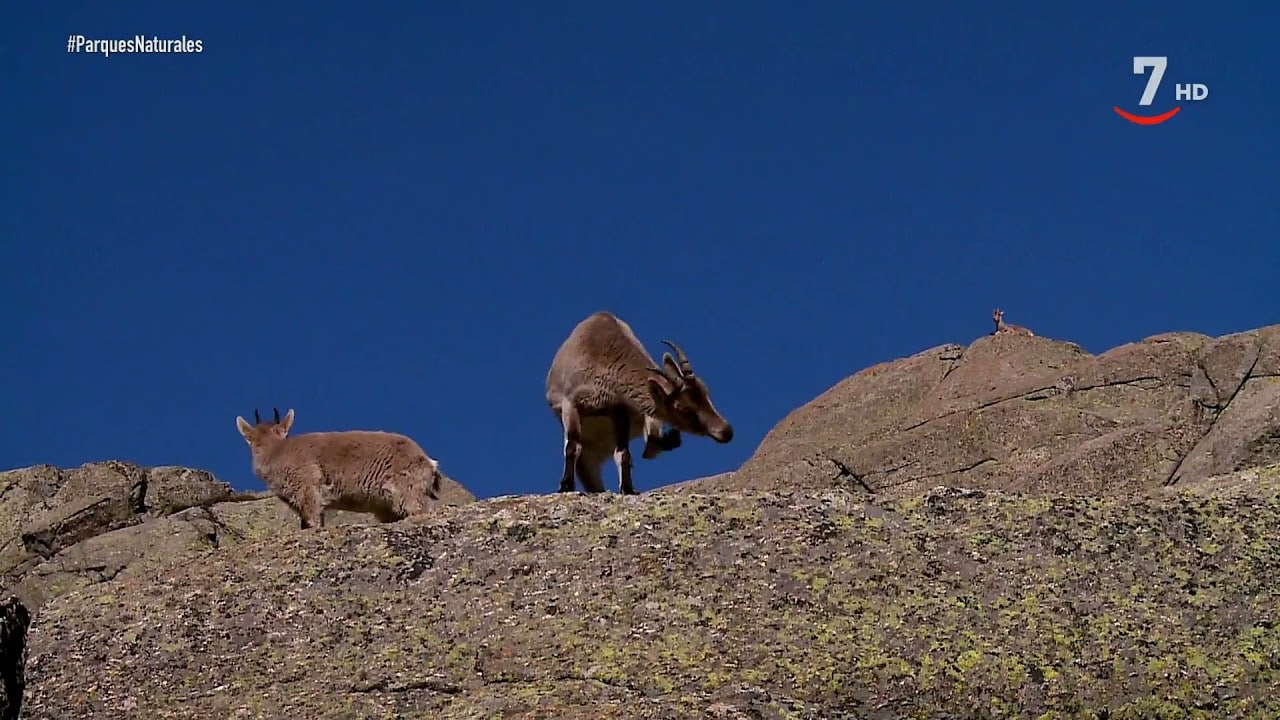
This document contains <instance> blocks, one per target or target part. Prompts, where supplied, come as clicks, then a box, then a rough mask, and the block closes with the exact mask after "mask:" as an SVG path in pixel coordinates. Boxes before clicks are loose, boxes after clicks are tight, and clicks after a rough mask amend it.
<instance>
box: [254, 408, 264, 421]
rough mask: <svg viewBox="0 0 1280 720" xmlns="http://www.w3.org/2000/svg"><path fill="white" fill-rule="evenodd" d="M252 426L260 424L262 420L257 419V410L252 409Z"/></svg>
mask: <svg viewBox="0 0 1280 720" xmlns="http://www.w3.org/2000/svg"><path fill="white" fill-rule="evenodd" d="M253 424H254V425H261V424H262V418H260V417H258V408H254V409H253Z"/></svg>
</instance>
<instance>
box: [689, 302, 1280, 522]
mask: <svg viewBox="0 0 1280 720" xmlns="http://www.w3.org/2000/svg"><path fill="white" fill-rule="evenodd" d="M1276 462H1280V325H1272V326H1269V327H1266V328H1263V329H1260V330H1255V331H1250V332H1243V333H1237V334H1233V335H1227V336H1224V337H1220V338H1210V337H1207V336H1205V335H1199V334H1196V333H1169V334H1164V335H1158V336H1155V337H1151V338H1148V339H1146V340H1143V341H1141V342H1135V343H1130V344H1127V345H1123V346H1120V347H1117V348H1114V349H1112V350H1110V351H1108V352H1106V353H1103V354H1101V355H1097V356H1094V355H1090V354H1089V353H1087V352H1085V351H1084V350H1083V349H1081V348H1080V347H1079V346H1077V345H1074V344H1072V343H1067V342H1062V341H1058V340H1053V339H1050V338H1042V337H1022V336H1016V335H1004V334H1001V335H996V336H986V337H982V338H979V339H978V340H976V341H974V342H973V343H971V344H970V345H969V346H968V347H963V346H960V345H943V346H940V347H937V348H932V349H930V350H926V351H924V352H922V353H919V354H917V355H914V356H912V357H909V358H905V359H902V360H897V361H895V362H889V363H883V364H880V365H876V366H874V367H870V368H867V369H866V370H863V371H862V372H859V373H858V374H856V375H854V376H852V377H850V378H848V379H846V380H844V381H843V382H841V383H839V384H837V385H836V386H835V387H833V388H831V389H830V390H828V391H827V392H825V393H823V394H822V395H821V396H820V397H818V398H817V399H815V400H814V401H812V402H810V403H808V404H807V405H805V406H804V407H801V408H799V409H798V410H796V411H794V412H792V413H791V414H790V415H788V416H787V417H786V418H785V419H783V421H782V422H781V423H779V424H778V426H777V427H775V428H774V429H773V430H772V431H771V432H770V433H769V434H768V436H767V437H766V438H765V439H764V441H763V442H762V443H761V444H760V447H759V449H758V450H757V451H756V452H755V454H754V455H753V456H752V457H751V458H750V459H749V460H748V461H747V462H746V463H744V464H743V466H742V467H741V468H739V469H738V470H737V471H736V472H732V473H726V474H723V475H718V476H716V477H715V478H710V479H706V480H702V481H695V482H693V483H688V484H685V485H683V486H673V487H670V488H667V489H666V491H673V490H674V491H686V490H687V491H694V492H720V491H725V490H742V489H758V490H768V489H778V488H836V487H847V488H850V489H852V490H855V491H861V492H864V493H867V494H869V495H872V496H874V497H875V498H877V499H881V500H884V499H889V498H898V497H907V496H909V495H911V494H913V493H917V492H919V491H921V490H922V489H924V488H927V487H930V486H932V485H938V484H948V483H959V484H963V485H966V486H970V487H978V488H987V489H1008V490H1018V491H1052V492H1064V493H1085V494H1116V493H1131V492H1140V491H1144V490H1148V489H1151V488H1156V487H1161V486H1165V485H1177V484H1179V483H1185V482H1189V481H1195V480H1202V479H1204V478H1207V477H1211V476H1213V475H1220V474H1225V473H1230V472H1233V471H1235V470H1239V469H1244V468H1249V467H1254V466H1257V465H1263V464H1267V463H1276Z"/></svg>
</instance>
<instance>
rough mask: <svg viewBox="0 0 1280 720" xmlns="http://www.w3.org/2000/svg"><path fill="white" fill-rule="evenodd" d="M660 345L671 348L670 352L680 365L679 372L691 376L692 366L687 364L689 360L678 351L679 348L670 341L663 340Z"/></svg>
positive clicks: (682, 352) (681, 351)
mask: <svg viewBox="0 0 1280 720" xmlns="http://www.w3.org/2000/svg"><path fill="white" fill-rule="evenodd" d="M662 344H663V345H666V346H667V347H669V348H671V350H672V352H674V353H675V354H676V360H677V361H678V362H679V363H680V372H681V373H684V374H685V375H692V374H693V366H692V365H690V364H689V358H688V357H686V356H685V354H684V351H683V350H681V349H680V346H679V345H676V344H675V343H673V342H671V341H670V340H663V341H662Z"/></svg>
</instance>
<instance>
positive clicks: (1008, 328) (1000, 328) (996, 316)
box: [991, 308, 1035, 337]
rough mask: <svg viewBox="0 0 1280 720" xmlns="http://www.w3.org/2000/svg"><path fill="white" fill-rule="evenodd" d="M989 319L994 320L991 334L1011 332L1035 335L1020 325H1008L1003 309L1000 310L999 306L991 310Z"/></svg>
mask: <svg viewBox="0 0 1280 720" xmlns="http://www.w3.org/2000/svg"><path fill="white" fill-rule="evenodd" d="M991 319H992V320H994V321H995V323H996V329H995V332H993V333H991V334H992V335H996V334H999V333H1012V334H1014V335H1028V336H1031V337H1035V333H1033V332H1031V331H1030V330H1028V329H1026V328H1024V327H1022V326H1021V325H1010V324H1008V323H1006V322H1005V321H1004V311H1003V310H1001V309H1000V308H996V309H995V310H992V311H991Z"/></svg>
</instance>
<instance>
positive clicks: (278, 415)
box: [271, 408, 280, 425]
mask: <svg viewBox="0 0 1280 720" xmlns="http://www.w3.org/2000/svg"><path fill="white" fill-rule="evenodd" d="M271 409H272V410H274V411H275V414H276V424H277V425H279V424H280V410H279V408H271Z"/></svg>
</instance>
